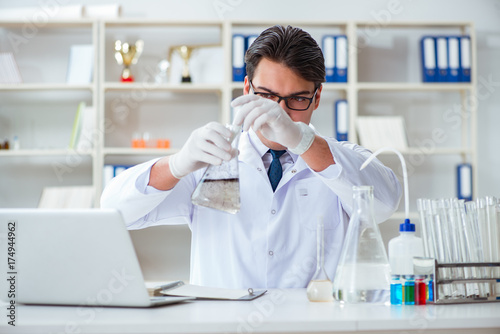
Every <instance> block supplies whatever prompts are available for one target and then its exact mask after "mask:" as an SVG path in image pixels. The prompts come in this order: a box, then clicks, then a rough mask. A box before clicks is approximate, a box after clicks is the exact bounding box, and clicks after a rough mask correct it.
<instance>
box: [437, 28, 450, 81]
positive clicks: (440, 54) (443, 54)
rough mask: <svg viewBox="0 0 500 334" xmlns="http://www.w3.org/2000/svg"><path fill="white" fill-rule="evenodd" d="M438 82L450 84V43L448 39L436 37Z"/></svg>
mask: <svg viewBox="0 0 500 334" xmlns="http://www.w3.org/2000/svg"><path fill="white" fill-rule="evenodd" d="M436 58H437V67H438V72H437V80H436V81H438V82H448V71H449V67H448V41H447V38H446V37H443V36H440V37H436Z"/></svg>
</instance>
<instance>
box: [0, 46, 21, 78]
mask: <svg viewBox="0 0 500 334" xmlns="http://www.w3.org/2000/svg"><path fill="white" fill-rule="evenodd" d="M22 82H23V79H22V78H21V73H19V68H18V67H17V63H16V59H15V58H14V54H12V52H0V84H18V83H22Z"/></svg>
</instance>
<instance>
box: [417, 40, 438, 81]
mask: <svg viewBox="0 0 500 334" xmlns="http://www.w3.org/2000/svg"><path fill="white" fill-rule="evenodd" d="M420 51H421V58H422V81H423V82H436V40H435V38H434V37H432V36H424V37H422V39H421V40H420Z"/></svg>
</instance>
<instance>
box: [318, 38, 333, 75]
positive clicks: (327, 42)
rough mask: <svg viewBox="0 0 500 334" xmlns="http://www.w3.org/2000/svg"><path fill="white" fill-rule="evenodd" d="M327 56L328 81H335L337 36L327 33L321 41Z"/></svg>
mask: <svg viewBox="0 0 500 334" xmlns="http://www.w3.org/2000/svg"><path fill="white" fill-rule="evenodd" d="M321 44H322V48H323V56H324V57H325V70H326V78H325V79H326V82H334V81H335V36H333V35H325V36H323V40H322V42H321Z"/></svg>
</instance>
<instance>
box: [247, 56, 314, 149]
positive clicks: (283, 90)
mask: <svg viewBox="0 0 500 334" xmlns="http://www.w3.org/2000/svg"><path fill="white" fill-rule="evenodd" d="M252 85H253V88H254V89H255V91H257V92H263V93H271V94H275V95H279V96H282V97H288V96H302V97H309V98H310V97H313V95H314V91H315V88H314V83H313V82H311V81H307V80H305V79H303V78H302V77H300V76H298V75H297V74H296V73H295V72H293V71H292V70H291V69H289V68H287V67H286V66H284V65H282V64H279V63H276V62H273V61H270V60H268V59H266V58H262V59H261V61H260V62H259V65H257V68H256V69H255V73H254V78H253V79H252ZM321 89H322V87H320V88H318V91H317V93H316V96H315V98H314V99H313V101H312V103H311V105H310V106H309V108H308V109H307V110H303V111H297V110H291V109H289V108H288V107H287V106H286V104H285V100H282V101H281V102H280V106H281V108H283V110H285V112H286V113H287V114H288V115H289V116H290V118H291V119H292V120H293V121H294V122H303V123H305V124H309V122H310V121H311V117H312V113H313V111H314V110H315V109H316V108H318V106H319V101H320V97H321ZM244 94H245V95H246V94H253V91H250V82H249V80H248V77H246V78H245V86H244ZM257 135H258V136H259V138H260V139H261V140H262V142H263V143H264V144H265V145H266V146H268V147H270V148H272V149H282V146H281V147H280V145H278V144H276V143H273V142H269V141H268V140H266V139H265V138H263V136H262V135H261V134H260V133H259V132H257Z"/></svg>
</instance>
